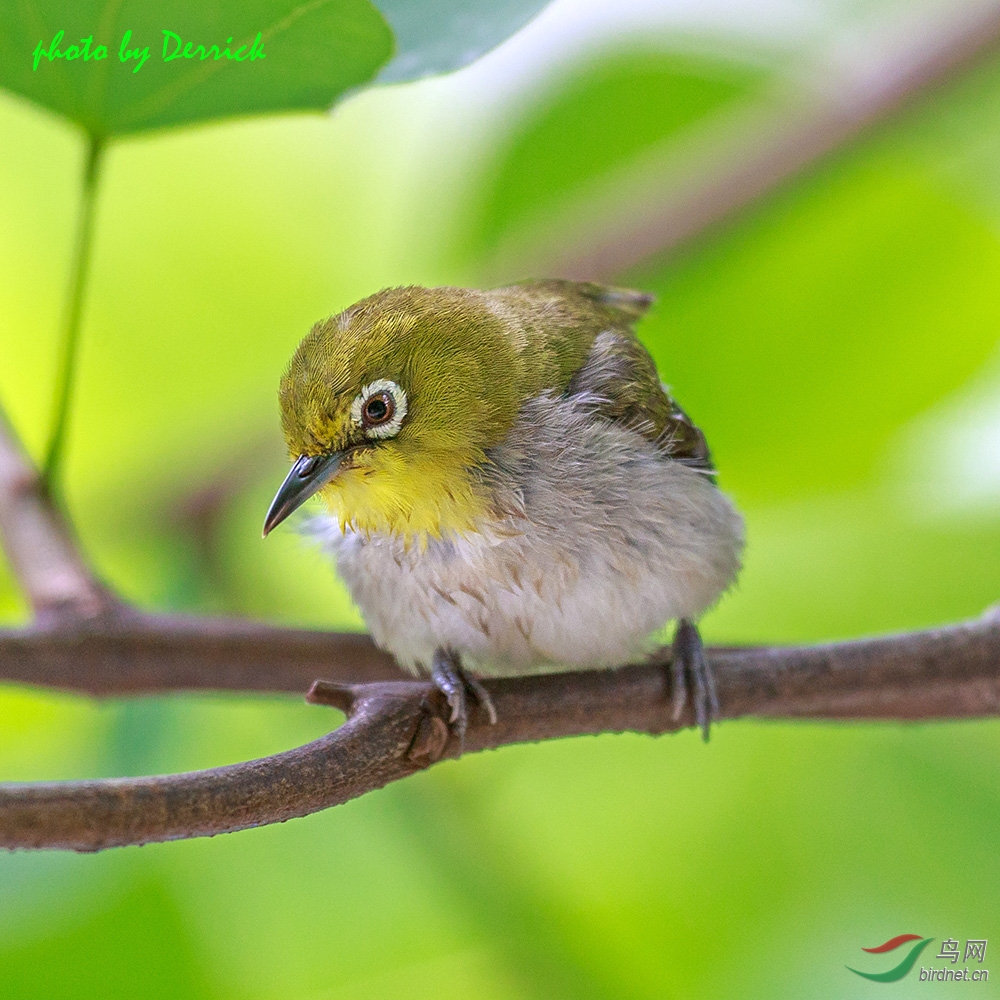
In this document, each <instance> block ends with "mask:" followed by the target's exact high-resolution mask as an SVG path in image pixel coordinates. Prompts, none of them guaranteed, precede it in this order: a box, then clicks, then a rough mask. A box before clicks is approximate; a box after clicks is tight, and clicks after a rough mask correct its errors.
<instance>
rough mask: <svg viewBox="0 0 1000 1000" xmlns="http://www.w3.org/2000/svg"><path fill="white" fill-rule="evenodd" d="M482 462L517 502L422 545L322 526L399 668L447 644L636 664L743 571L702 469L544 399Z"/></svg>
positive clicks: (504, 663)
mask: <svg viewBox="0 0 1000 1000" xmlns="http://www.w3.org/2000/svg"><path fill="white" fill-rule="evenodd" d="M491 458H492V460H493V464H492V466H491V467H490V468H488V469H487V470H486V471H485V472H484V473H483V479H484V483H485V484H486V485H487V486H488V487H489V488H490V489H491V490H492V491H493V492H494V494H495V496H496V499H497V501H498V504H497V506H498V507H499V509H502V510H508V511H511V512H512V513H511V514H510V516H505V517H501V518H498V519H496V520H492V521H490V522H489V523H487V524H484V525H482V530H481V531H480V532H478V533H476V534H469V535H465V536H462V537H453V538H450V539H447V540H432V541H430V542H429V543H428V545H427V547H426V549H424V550H421V548H420V546H418V545H416V544H411V545H410V546H409V547H407V546H406V545H404V543H403V540H402V539H401V538H398V537H392V536H372V537H369V538H366V537H364V536H363V535H360V534H356V533H353V532H348V533H346V534H341V532H340V529H339V527H338V526H337V524H336V522H335V521H334V520H333V519H331V518H326V517H324V518H321V519H319V523H318V524H317V525H316V527H317V528H319V532H320V534H321V536H322V538H323V540H324V542H325V544H327V545H328V546H329V548H330V549H331V551H332V552H333V553H334V554H335V556H336V559H337V565H338V569H339V570H340V573H341V575H342V576H343V578H344V580H345V582H346V583H347V586H348V587H349V589H350V591H351V594H352V595H353V597H354V600H355V601H356V602H357V604H358V607H359V608H360V609H361V612H362V614H363V615H364V617H365V621H366V622H367V624H368V627H369V629H370V631H371V634H372V636H373V638H374V639H375V641H376V642H377V643H378V644H379V645H380V646H382V647H383V648H385V649H387V650H389V651H390V652H391V653H392V654H393V655H394V656H395V657H396V658H397V659H398V660H399V662H400V664H401V665H402V666H404V667H407V668H408V669H411V670H418V669H420V668H425V669H426V668H427V667H429V665H430V662H431V657H432V655H433V652H434V650H435V649H436V648H437V647H439V646H446V647H449V648H451V649H453V650H455V651H456V652H457V653H459V654H460V655H461V657H462V661H463V663H464V664H465V665H466V666H467V667H470V668H471V669H472V670H474V671H477V672H479V673H483V674H519V673H529V672H535V671H545V670H555V669H560V668H564V669H570V668H581V667H605V666H613V665H617V664H621V663H626V662H629V661H630V660H634V659H635V658H637V657H640V656H642V655H644V653H645V652H647V650H648V644H649V636H650V633H651V632H653V631H654V630H656V629H658V628H659V627H660V626H662V625H664V624H665V623H666V622H668V621H670V620H673V619H677V618H697V617H698V616H699V615H701V614H702V613H703V612H704V611H705V610H707V608H709V607H710V606H711V605H712V604H714V603H715V601H716V600H717V599H718V597H719V595H720V594H721V593H722V592H723V591H724V590H725V589H726V588H727V587H728V586H729V585H730V583H732V581H733V579H734V578H735V576H736V573H737V571H738V569H739V557H740V551H741V549H742V544H743V524H742V521H741V519H740V517H739V515H738V514H737V513H736V511H735V510H734V508H733V506H732V504H731V503H730V502H729V500H728V499H727V498H726V497H725V496H724V495H723V494H722V493H721V492H720V491H719V490H718V489H717V488H716V487H715V485H714V484H713V483H712V482H711V480H710V479H709V478H708V477H707V476H706V475H705V474H704V473H702V472H698V471H695V470H693V469H691V468H689V467H687V466H685V465H681V464H679V463H677V462H674V461H671V460H669V459H667V458H665V457H664V456H663V454H662V453H661V452H658V451H657V449H656V447H655V445H653V444H652V443H650V442H648V441H646V440H645V439H644V438H643V437H641V436H640V435H639V434H636V433H635V432H633V431H631V430H628V429H627V428H623V427H620V426H615V425H611V424H609V423H607V422H605V421H600V420H595V419H594V418H593V416H592V415H590V413H588V411H587V408H586V406H585V404H584V403H581V402H578V401H567V400H565V399H562V398H559V399H556V398H552V397H548V396H543V397H539V398H538V399H536V400H532V401H531V402H530V403H529V404H528V405H527V406H526V407H525V409H524V411H522V414H521V417H520V419H519V421H518V424H517V425H516V426H515V428H514V430H513V431H512V433H511V435H510V436H509V438H508V440H507V441H506V442H505V443H504V445H503V446H501V447H500V448H498V449H496V450H495V452H494V453H493V454H492V455H491Z"/></svg>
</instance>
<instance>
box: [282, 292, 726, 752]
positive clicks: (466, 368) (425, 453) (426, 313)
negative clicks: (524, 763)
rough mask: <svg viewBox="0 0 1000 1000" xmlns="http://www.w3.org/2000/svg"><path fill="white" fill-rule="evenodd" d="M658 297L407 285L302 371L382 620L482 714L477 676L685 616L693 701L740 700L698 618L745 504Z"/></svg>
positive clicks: (305, 429)
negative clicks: (644, 331)
mask: <svg viewBox="0 0 1000 1000" xmlns="http://www.w3.org/2000/svg"><path fill="white" fill-rule="evenodd" d="M651 302H652V297H651V296H648V295H643V294H641V293H639V292H633V291H628V290H624V289H617V288H607V287H603V286H601V285H596V284H588V283H576V282H570V281H531V282H526V283H524V284H519V285H511V286H509V287H505V288H496V289H493V290H490V291H477V290H472V289H465V288H419V287H409V288H390V289H386V290H384V291H381V292H378V293H377V294H375V295H372V296H370V297H369V298H367V299H364V300H363V301H361V302H359V303H357V304H356V305H354V306H351V307H350V308H349V309H346V310H344V312H342V313H340V314H339V315H337V316H334V317H332V318H331V319H328V320H325V321H323V322H321V323H317V324H316V326H314V327H313V329H312V331H311V332H310V333H309V334H308V335H307V336H306V337H305V339H304V340H303V341H302V343H301V344H300V345H299V348H298V350H297V351H296V352H295V355H294V357H293V358H292V361H291V364H290V366H289V368H288V370H287V372H286V373H285V375H284V377H283V378H282V380H281V387H280V393H279V398H280V405H281V421H282V427H283V429H284V433H285V438H286V440H287V442H288V447H289V451H290V453H291V456H292V458H293V459H294V464H293V466H292V469H291V472H290V473H289V474H288V477H287V478H286V479H285V481H284V483H283V484H282V486H281V488H280V489H279V490H278V493H277V495H276V496H275V498H274V502H273V503H272V504H271V508H270V510H269V511H268V513H267V518H266V520H265V523H264V534H265V535H266V534H267V533H268V532H269V531H270V530H271V529H272V528H274V527H275V525H277V524H278V523H279V522H281V521H282V520H284V519H285V518H286V517H287V516H288V515H289V514H290V513H291V512H292V511H293V510H295V509H296V508H297V507H299V506H300V505H301V504H302V503H303V502H304V501H305V500H306V499H307V498H308V497H310V496H312V495H313V494H314V493H317V492H318V493H320V494H321V495H322V497H323V499H324V500H325V501H326V503H327V506H328V508H329V512H330V513H329V515H327V516H325V517H324V518H323V519H322V523H321V525H320V533H321V535H322V537H323V538H324V540H325V542H326V544H327V545H328V546H329V548H330V550H331V551H332V553H333V554H334V555H335V557H336V562H337V566H338V569H339V571H340V574H341V575H342V577H343V579H344V581H345V582H346V584H347V586H348V588H349V589H350V592H351V595H352V596H353V598H354V600H355V602H356V603H357V605H358V607H359V608H360V609H361V612H362V614H363V615H364V618H365V621H366V623H367V625H368V628H369V630H370V631H371V634H372V637H373V638H374V640H375V642H376V643H378V645H379V646H381V647H382V648H384V649H386V650H388V651H389V652H390V653H392V654H393V655H394V656H395V657H396V659H397V661H398V662H399V663H400V665H401V666H403V667H405V668H407V669H409V670H411V671H414V672H419V671H427V672H430V673H431V675H432V676H433V678H434V680H435V682H436V684H437V685H438V687H439V688H440V689H441V690H442V692H443V693H444V694H445V695H446V696H447V698H448V701H449V704H450V706H451V710H452V722H453V724H455V726H456V728H457V730H458V733H459V736H461V735H463V734H464V730H465V726H466V720H467V708H466V694H467V690H468V691H471V693H472V694H473V695H474V696H476V697H477V698H478V699H479V700H480V701H481V702H482V704H483V706H484V707H485V708H486V709H487V711H488V712H489V713H490V715H491V718H492V717H493V706H492V705H491V704H490V702H489V698H488V696H487V695H486V692H485V689H484V688H483V687H482V685H481V684H479V683H478V681H477V680H476V677H477V675H479V676H483V675H516V674H525V673H533V672H543V671H552V670H559V669H580V668H595V669H598V668H602V667H609V666H617V665H620V664H623V663H628V662H632V661H634V660H635V659H636V658H641V657H643V656H644V655H646V654H647V653H648V652H649V650H650V643H651V639H650V637H651V635H652V634H653V633H654V632H655V631H656V630H657V629H659V628H661V627H662V626H663V625H664V624H665V623H667V622H668V621H676V622H677V623H678V628H677V631H676V634H675V640H674V658H673V667H672V671H673V675H674V685H673V700H674V708H675V713H676V714H678V715H679V713H680V711H681V709H682V708H683V706H684V704H685V701H686V699H687V698H688V690H689V686H692V687H693V692H692V695H693V701H694V707H695V714H696V717H697V719H698V722H699V724H700V725H701V727H702V731H703V733H705V735H706V737H707V727H708V722H709V719H710V718H711V716H712V714H713V713H714V712H715V711H717V709H718V706H717V702H716V698H715V691H714V684H713V682H712V677H711V673H710V672H709V671H708V669H707V667H706V664H705V660H704V656H703V654H702V647H701V641H700V638H699V635H698V632H697V629H696V627H695V625H694V622H695V621H696V620H697V618H698V617H699V616H700V615H701V614H702V613H703V612H704V611H705V610H707V609H708V608H709V607H711V606H712V605H713V604H714V603H715V602H716V600H717V599H718V598H719V596H720V595H721V594H722V593H723V591H725V590H726V588H727V587H729V585H730V584H731V583H732V582H733V580H734V579H735V576H736V573H737V571H738V570H739V567H740V553H741V550H742V547H743V523H742V520H741V518H740V516H739V514H738V513H737V512H736V510H735V509H734V507H733V505H732V503H731V502H730V501H729V500H728V499H727V497H726V496H725V495H724V494H723V493H722V492H721V491H720V490H719V489H718V487H717V486H716V484H715V480H714V477H715V469H714V467H713V465H712V460H711V457H710V455H709V451H708V448H707V446H706V444H705V438H704V437H703V435H702V433H701V431H699V430H698V428H697V427H695V426H694V424H693V423H692V422H691V421H690V420H689V419H688V417H687V415H686V414H685V413H684V411H683V410H681V408H680V407H679V406H678V405H677V404H676V403H675V402H674V401H673V400H672V399H671V397H670V395H669V393H668V391H667V390H666V388H665V387H664V386H663V384H662V383H661V382H660V379H659V377H658V375H657V372H656V367H655V365H654V363H653V360H652V358H651V357H650V355H649V353H648V352H647V350H646V349H645V347H643V345H642V344H641V343H640V342H639V340H638V339H637V338H636V335H635V333H634V332H633V330H632V326H633V324H634V323H635V321H636V320H638V319H639V317H641V316H642V314H643V313H644V312H645V311H646V310H647V309H648V308H649V305H650V303H651Z"/></svg>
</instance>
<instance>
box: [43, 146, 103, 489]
mask: <svg viewBox="0 0 1000 1000" xmlns="http://www.w3.org/2000/svg"><path fill="white" fill-rule="evenodd" d="M103 149H104V144H103V141H102V140H101V139H100V138H98V137H96V136H89V137H88V146H87V159H86V163H85V165H84V171H83V189H82V192H81V201H80V215H79V218H78V220H77V230H76V241H75V243H74V246H73V259H72V262H71V265H70V284H69V294H68V296H67V299H66V311H65V314H64V320H63V332H62V350H61V354H60V358H59V371H58V376H57V379H56V391H55V398H54V400H53V407H52V431H51V433H50V435H49V445H48V448H47V449H46V452H45V461H44V463H43V465H42V483H43V485H44V488H45V492H46V493H49V494H52V492H53V491H54V488H55V484H56V480H57V478H58V475H59V470H60V466H61V463H62V458H63V452H64V450H65V445H66V433H67V430H68V426H69V413H70V403H71V400H72V395H73V382H74V376H75V374H76V362H77V355H78V353H79V350H78V348H79V343H80V317H81V315H82V312H83V296H84V289H85V287H86V283H87V277H88V274H89V271H90V249H91V244H92V242H93V237H92V234H93V223H94V206H95V203H96V201H97V186H98V182H99V179H100V166H101V153H102V152H103Z"/></svg>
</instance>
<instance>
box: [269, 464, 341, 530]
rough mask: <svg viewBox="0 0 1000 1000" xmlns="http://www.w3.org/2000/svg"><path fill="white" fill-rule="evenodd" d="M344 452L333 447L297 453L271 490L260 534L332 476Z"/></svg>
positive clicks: (300, 503)
mask: <svg viewBox="0 0 1000 1000" xmlns="http://www.w3.org/2000/svg"><path fill="white" fill-rule="evenodd" d="M346 454H347V453H346V452H343V451H334V452H331V453H330V454H329V455H300V456H299V457H298V458H297V459H296V461H295V464H294V465H293V466H292V471H291V472H289V473H288V475H287V476H286V477H285V481H284V482H283V483H282V484H281V486H280V488H279V489H278V492H277V493H275V494H274V499H273V500H272V501H271V506H270V508H269V509H268V512H267V517H265V518H264V534H263V536H262V537H264V538H267V536H268V534H269V533H270V532H271V531H272V530H273V529H274V528H276V527H277V526H278V525H279V524H281V522H282V521H284V519H285V518H286V517H288V515H289V514H291V513H292V511H293V510H298V508H299V507H301V506H302V505H303V504H304V503H305V502H306V501H307V500H308V499H309V498H310V497H311V496H312V495H313V494H314V493H315V492H316V491H317V490H320V489H322V488H323V487H324V486H325V485H326V484H327V483H328V482H329V481H330V480H331V479H333V477H334V476H335V475H336V474H337V470H338V469H339V468H340V463H341V462H343V461H344V456H345V455H346Z"/></svg>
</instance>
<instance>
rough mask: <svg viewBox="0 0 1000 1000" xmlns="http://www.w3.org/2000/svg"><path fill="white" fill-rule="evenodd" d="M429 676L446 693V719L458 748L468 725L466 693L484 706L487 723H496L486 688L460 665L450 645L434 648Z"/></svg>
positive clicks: (467, 697)
mask: <svg viewBox="0 0 1000 1000" xmlns="http://www.w3.org/2000/svg"><path fill="white" fill-rule="evenodd" d="M431 680H432V681H433V682H434V686H435V687H436V688H437V689H438V690H439V691H440V692H441V693H442V694H443V695H444V696H445V699H446V700H447V702H448V705H449V707H450V708H451V717H450V719H449V722H450V723H451V725H452V728H453V730H454V733H455V735H456V736H457V737H458V742H459V748H460V749H461V748H464V745H465V731H466V729H468V727H469V695H470V694H471V695H472V697H473V698H475V700H476V701H478V702H479V704H480V705H482V707H483V708H484V709H485V710H486V714H487V715H488V716H489V719H490V724H491V725H496V721H497V711H496V708H494V706H493V699H492V698H491V697H490V693H489V691H487V690H486V688H485V687H484V686H483V685H482V684H481V683H480V682H479V680H478V679H477V678H475V677H473V676H472V675H471V674H469V673H466V671H465V670H463V669H462V664H461V661H460V660H459V658H458V656H457V655H456V654H455V653H454V652H452V651H451V650H450V649H443V648H439V649H436V650H435V651H434V659H433V662H432V666H431Z"/></svg>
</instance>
